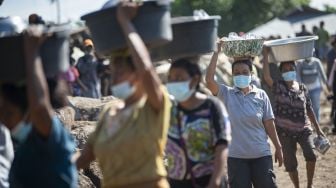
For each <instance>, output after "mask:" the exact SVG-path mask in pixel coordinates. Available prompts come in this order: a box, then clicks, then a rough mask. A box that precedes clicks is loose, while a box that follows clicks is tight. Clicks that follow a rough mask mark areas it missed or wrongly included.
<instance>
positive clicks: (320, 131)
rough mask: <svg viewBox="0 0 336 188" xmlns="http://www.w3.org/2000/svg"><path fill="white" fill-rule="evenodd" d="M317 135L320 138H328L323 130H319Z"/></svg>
mask: <svg viewBox="0 0 336 188" xmlns="http://www.w3.org/2000/svg"><path fill="white" fill-rule="evenodd" d="M316 133H317V135H318V136H321V137H326V136H325V134H324V132H323V131H322V130H321V129H317V130H316Z"/></svg>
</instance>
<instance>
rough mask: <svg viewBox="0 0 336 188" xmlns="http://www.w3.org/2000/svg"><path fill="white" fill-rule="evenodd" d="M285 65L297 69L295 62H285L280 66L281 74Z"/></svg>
mask: <svg viewBox="0 0 336 188" xmlns="http://www.w3.org/2000/svg"><path fill="white" fill-rule="evenodd" d="M285 64H290V65H292V66H294V68H295V69H296V65H295V62H294V61H284V62H281V63H280V66H279V69H280V72H281V71H282V68H283V66H284V65H285Z"/></svg>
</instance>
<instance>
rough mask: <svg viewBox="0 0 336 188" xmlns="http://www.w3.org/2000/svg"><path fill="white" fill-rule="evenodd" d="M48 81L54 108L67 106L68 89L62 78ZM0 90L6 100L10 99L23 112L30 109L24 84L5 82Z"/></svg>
mask: <svg viewBox="0 0 336 188" xmlns="http://www.w3.org/2000/svg"><path fill="white" fill-rule="evenodd" d="M47 83H48V90H49V95H50V103H51V106H52V107H53V108H54V109H57V108H62V107H64V106H66V105H67V104H68V100H67V98H66V92H67V90H66V87H65V85H63V84H62V80H56V79H47ZM63 86H64V87H63ZM0 90H1V95H2V96H3V97H4V100H8V101H9V102H10V103H11V104H13V105H15V106H17V107H18V108H20V110H21V111H22V113H25V112H26V111H27V110H28V98H27V97H28V96H27V87H26V86H25V85H24V84H22V85H17V84H13V83H3V84H1V86H0Z"/></svg>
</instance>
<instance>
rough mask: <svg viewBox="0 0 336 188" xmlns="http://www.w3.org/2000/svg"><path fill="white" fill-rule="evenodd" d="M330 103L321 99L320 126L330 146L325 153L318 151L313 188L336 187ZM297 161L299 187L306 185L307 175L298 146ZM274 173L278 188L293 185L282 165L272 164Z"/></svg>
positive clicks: (333, 136)
mask: <svg viewBox="0 0 336 188" xmlns="http://www.w3.org/2000/svg"><path fill="white" fill-rule="evenodd" d="M330 111H331V109H330V104H329V102H327V101H326V100H322V107H321V127H322V129H323V130H324V132H325V133H327V137H328V139H329V140H330V142H331V144H332V146H331V148H330V149H329V151H328V152H327V153H326V154H325V155H321V154H319V153H318V159H317V163H316V170H315V176H314V187H315V188H336V135H332V134H331V133H330V132H331V121H330V117H329V114H330ZM297 156H298V161H299V177H300V187H303V188H304V187H307V176H306V169H305V160H304V158H303V155H302V150H301V148H300V146H298V151H297ZM274 167H275V174H276V176H277V184H278V187H279V188H291V187H294V186H293V184H292V183H291V180H290V178H289V176H288V174H287V172H285V169H284V167H280V168H279V167H278V165H277V164H275V165H274Z"/></svg>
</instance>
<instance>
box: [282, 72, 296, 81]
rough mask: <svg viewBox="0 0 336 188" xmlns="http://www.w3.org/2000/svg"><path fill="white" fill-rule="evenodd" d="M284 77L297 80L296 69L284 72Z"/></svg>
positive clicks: (287, 79)
mask: <svg viewBox="0 0 336 188" xmlns="http://www.w3.org/2000/svg"><path fill="white" fill-rule="evenodd" d="M282 78H283V79H284V80H285V81H294V80H296V71H288V72H284V73H282Z"/></svg>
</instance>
